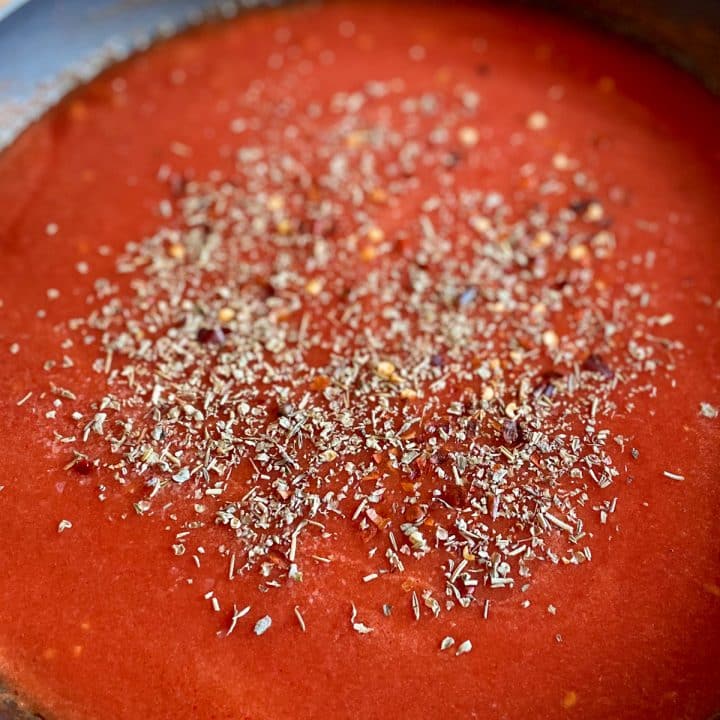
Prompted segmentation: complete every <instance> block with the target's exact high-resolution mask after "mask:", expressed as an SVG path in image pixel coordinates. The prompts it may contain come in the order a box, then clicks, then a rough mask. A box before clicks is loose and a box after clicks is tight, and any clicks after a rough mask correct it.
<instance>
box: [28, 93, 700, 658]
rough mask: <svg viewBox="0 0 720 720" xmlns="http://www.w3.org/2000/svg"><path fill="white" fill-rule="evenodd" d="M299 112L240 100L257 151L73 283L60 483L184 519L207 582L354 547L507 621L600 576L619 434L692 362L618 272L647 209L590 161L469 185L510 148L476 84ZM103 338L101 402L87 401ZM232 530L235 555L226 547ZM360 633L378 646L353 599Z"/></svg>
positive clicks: (179, 160) (267, 584) (58, 407)
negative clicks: (502, 609) (534, 585)
mask: <svg viewBox="0 0 720 720" xmlns="http://www.w3.org/2000/svg"><path fill="white" fill-rule="evenodd" d="M283 92H284V91H283V89H282V88H281V87H279V86H278V87H262V86H258V87H254V88H253V89H252V91H248V92H246V93H244V94H242V93H241V94H240V95H239V97H238V107H237V108H236V112H237V114H238V116H242V119H241V120H238V119H235V120H233V121H232V126H231V129H232V132H233V133H234V137H235V138H236V141H237V145H236V147H235V148H233V149H232V152H231V154H230V155H229V159H228V160H227V161H223V162H225V165H222V163H221V164H220V166H219V167H218V169H216V170H215V171H213V172H211V173H209V174H208V175H206V176H202V175H200V174H199V173H196V172H195V169H194V167H193V148H192V147H191V146H189V145H185V144H182V143H178V142H173V143H172V144H171V145H170V147H169V156H168V157H169V158H170V159H169V160H168V162H167V164H164V165H162V166H161V167H160V168H159V170H158V181H159V182H160V183H162V184H163V185H164V186H165V187H166V197H164V198H163V199H162V201H161V204H160V206H159V207H158V213H157V217H158V226H157V228H156V229H155V232H153V233H152V234H150V235H149V236H148V237H146V238H143V239H133V240H131V241H130V242H129V243H128V244H127V246H126V247H125V249H124V250H123V251H121V252H120V253H118V255H117V256H116V258H115V273H114V275H113V277H112V278H110V279H107V278H101V277H93V276H92V274H91V271H90V266H89V265H87V264H84V265H83V267H82V271H80V269H79V270H78V272H81V274H82V277H83V279H87V281H88V282H90V281H92V283H93V285H92V290H91V292H90V294H89V296H88V297H87V307H88V308H89V309H88V311H87V313H86V315H85V316H84V317H80V318H73V319H70V320H68V321H67V322H66V331H67V332H66V335H67V338H66V339H65V341H66V344H64V345H63V346H62V347H61V348H60V355H59V357H61V358H63V360H62V362H57V361H53V360H50V361H48V363H46V370H47V373H48V376H49V378H51V379H50V383H51V385H50V387H51V389H52V392H51V393H49V394H48V397H51V402H53V405H52V406H51V407H48V408H45V411H47V412H51V413H52V417H53V418H54V419H55V423H54V427H55V434H54V435H53V438H54V440H55V441H56V442H57V443H59V444H60V446H61V447H62V448H63V449H64V451H65V452H67V455H68V457H67V458H65V459H64V461H63V465H64V466H65V467H66V468H67V472H69V473H75V474H76V475H77V476H81V475H86V474H89V473H93V474H95V475H96V476H97V478H98V480H99V481H100V482H98V486H99V487H100V488H101V490H100V492H99V497H100V499H102V500H104V499H105V498H106V497H107V496H108V495H110V494H111V493H115V494H121V495H124V496H126V497H127V502H128V506H129V507H130V506H132V507H134V508H135V510H136V512H137V514H138V515H142V516H153V515H155V514H160V513H162V514H163V517H166V516H167V513H166V511H167V510H170V513H169V517H170V518H171V519H172V522H174V523H175V524H176V526H175V527H174V528H173V530H176V532H175V533H174V542H173V543H172V544H171V546H170V549H169V551H171V552H173V553H174V555H175V556H176V557H177V561H178V562H179V563H181V562H187V567H188V572H192V568H193V567H198V568H199V567H200V566H201V558H202V565H203V569H205V568H206V567H208V566H209V562H208V555H209V554H214V553H215V552H217V553H218V554H219V555H220V556H221V558H222V574H223V576H227V578H228V581H230V582H235V581H237V580H238V579H241V578H248V577H252V578H253V579H254V581H257V583H258V584H259V586H260V590H261V591H262V592H264V593H270V591H276V590H277V589H279V588H282V587H283V585H292V586H295V587H301V585H300V584H301V583H302V582H303V579H304V578H306V577H307V576H308V575H309V574H317V575H318V576H322V574H323V573H324V572H326V570H327V566H328V565H330V564H332V563H333V562H335V561H336V559H337V558H338V557H340V556H341V555H340V553H339V552H338V553H336V552H334V551H335V549H336V545H335V543H338V542H339V543H342V542H346V541H347V538H348V537H349V536H350V535H355V536H357V537H359V538H360V539H361V541H362V542H363V543H365V544H366V545H367V548H368V553H367V564H366V566H365V567H363V568H362V569H361V570H360V571H359V572H358V575H357V578H358V588H365V589H366V591H367V592H373V591H374V589H376V588H378V587H379V586H381V585H382V584H383V583H384V582H385V581H386V579H387V578H388V577H390V578H395V579H400V578H402V577H403V576H404V575H408V576H409V575H410V574H411V573H412V575H413V577H415V576H416V575H417V572H416V571H417V569H418V567H419V566H420V564H421V563H426V559H429V560H430V561H432V562H433V563H435V567H436V568H437V569H438V572H437V573H436V574H430V573H428V574H427V577H426V578H425V585H426V586H423V584H422V582H413V583H412V584H410V583H409V582H404V581H402V580H401V581H400V582H398V583H397V584H396V585H394V586H393V587H395V588H396V589H395V590H394V591H393V592H396V593H397V594H401V595H402V596H403V597H402V601H403V602H407V603H408V604H409V606H410V608H411V612H412V617H414V619H415V620H416V621H419V620H421V619H422V617H423V614H422V607H423V606H425V607H426V608H428V609H429V610H430V612H431V613H432V615H433V616H434V617H438V616H439V615H441V614H444V613H450V612H453V611H457V610H462V609H468V611H469V612H473V611H474V610H473V608H481V610H480V612H481V613H482V616H483V617H484V618H486V619H487V618H488V616H489V608H490V603H491V599H490V598H491V597H492V595H493V594H495V593H497V592H498V590H503V589H505V590H512V589H514V588H516V587H517V588H522V589H523V592H524V591H525V589H526V588H527V587H528V586H529V583H530V581H531V579H532V575H533V573H534V572H535V570H536V569H537V568H538V567H545V568H547V567H549V566H557V567H558V568H559V567H564V566H573V565H580V564H583V563H586V562H589V561H591V558H592V552H591V547H590V545H591V540H592V537H593V534H594V532H596V531H597V528H600V527H601V526H602V525H605V524H606V523H607V521H608V517H609V516H610V515H611V514H612V513H614V512H615V509H616V504H617V501H618V499H617V497H616V494H617V493H616V492H615V493H613V494H611V493H612V490H611V487H612V486H614V485H615V484H616V483H617V481H618V480H624V479H626V477H625V476H626V469H625V463H624V459H623V458H622V450H623V448H624V447H625V444H626V443H629V439H628V438H624V437H623V436H622V435H621V434H619V432H618V430H617V428H616V425H615V418H616V417H620V416H623V415H625V414H627V413H629V412H631V411H632V409H633V407H634V404H635V400H636V398H637V397H638V396H640V395H647V396H650V397H652V396H654V394H655V392H656V386H655V384H654V378H655V377H657V376H669V375H670V374H671V373H672V371H673V369H674V364H673V363H674V361H673V357H674V356H675V355H677V354H678V353H679V352H680V351H681V350H682V346H681V345H680V343H678V342H676V341H674V340H672V339H671V338H669V337H667V336H665V335H662V336H661V335H660V333H661V332H663V333H664V332H669V328H670V326H671V323H669V322H665V321H663V322H660V321H658V322H653V321H652V318H653V317H656V318H664V317H666V314H665V313H663V311H662V308H659V307H658V308H655V307H654V303H655V300H654V299H653V298H652V296H651V294H650V289H649V287H646V286H645V285H643V284H642V283H641V282H638V281H637V279H635V278H631V276H630V274H629V273H628V272H627V268H626V266H624V265H622V264H621V263H618V262H616V261H615V260H614V253H615V249H616V246H617V245H618V243H619V242H620V238H621V237H622V232H617V229H616V228H615V227H614V226H613V220H612V215H613V213H612V211H611V210H612V203H613V200H612V197H614V196H617V195H618V194H620V195H623V196H624V194H623V193H618V189H617V188H614V187H608V186H607V185H604V184H603V183H602V182H601V181H600V180H599V179H597V178H595V177H593V174H592V171H591V170H590V169H587V168H583V167H581V164H580V161H579V160H576V159H575V158H576V157H579V156H580V155H579V154H578V153H577V152H573V149H572V148H568V150H567V151H568V153H569V154H568V155H564V154H563V155H562V156H560V155H558V154H557V153H552V152H549V153H546V155H547V157H546V158H545V159H544V160H543V159H541V160H539V161H538V162H537V163H533V164H528V163H523V162H522V161H521V160H518V167H517V177H518V178H522V183H521V186H522V189H518V187H514V186H497V187H496V186H494V185H493V183H492V181H491V180H485V181H483V180H482V179H480V180H479V179H478V174H477V173H474V172H473V173H472V174H471V175H472V179H469V176H468V174H467V173H465V172H463V171H464V170H465V169H467V168H475V167H478V166H479V165H480V164H481V163H482V161H483V158H484V157H485V155H484V153H485V150H486V148H484V144H485V142H486V139H485V135H484V134H482V133H481V131H480V130H479V129H478V128H481V127H482V119H481V116H480V114H479V112H480V111H479V109H478V108H479V107H480V102H479V100H480V98H479V94H478V93H477V92H475V91H474V90H470V89H468V88H467V87H465V86H460V85H459V86H457V87H455V88H448V89H447V90H442V91H440V90H433V91H428V92H426V93H422V94H419V95H415V94H412V93H408V92H407V91H406V90H404V89H403V85H402V83H398V82H394V81H387V82H385V81H378V82H375V83H371V84H368V85H367V86H360V87H355V88H351V89H349V91H348V92H346V93H337V94H335V95H334V96H333V97H331V98H329V99H328V100H326V101H321V100H317V101H316V102H315V101H313V102H311V103H310V104H309V105H308V106H307V107H306V108H305V109H303V108H302V107H300V106H297V107H296V108H295V109H294V110H293V116H294V117H295V116H296V124H295V125H293V126H288V124H287V117H286V116H285V115H281V114H279V112H278V107H279V102H280V100H281V99H282V97H281V96H282V93H283ZM278 93H280V95H278ZM549 124H550V120H549V118H548V116H547V115H546V114H545V113H544V112H542V111H540V110H535V111H532V112H529V113H528V114H527V115H526V116H525V119H524V120H523V118H519V119H518V128H517V130H518V131H522V130H523V128H527V129H529V130H531V131H535V132H530V133H524V134H525V136H526V142H538V140H537V139H536V138H541V137H542V136H543V135H544V133H542V132H540V131H542V130H544V129H546V128H547V127H548V126H549ZM247 127H253V128H257V132H256V133H255V136H254V137H253V139H252V140H246V138H245V135H244V132H245V128H247ZM280 128H282V132H280V131H279V129H280ZM299 128H302V130H299ZM283 133H285V134H287V137H288V138H289V137H292V139H293V142H292V143H288V142H286V141H285V140H286V138H285V135H284V134H283ZM508 143H509V145H510V144H511V142H510V141H509V140H508ZM510 156H512V155H510ZM510 156H509V157H510ZM571 158H572V159H571ZM570 169H571V170H572V172H569V171H568V170H570ZM407 197H412V198H413V200H412V202H413V203H417V211H415V209H413V211H412V212H407V211H404V212H403V210H404V205H403V203H404V202H406V198H407ZM413 208H415V205H413ZM110 252H111V251H110V250H109V249H108V248H105V249H103V254H104V255H108V254H110ZM608 277H612V278H613V281H612V283H608V282H607V278H608ZM618 288H620V289H619V290H618ZM650 309H652V311H653V313H654V314H651V313H650ZM67 343H69V344H67ZM76 347H82V348H84V351H83V352H77V355H73V352H74V348H76ZM87 348H90V350H92V349H93V348H96V349H97V356H96V358H95V360H94V362H93V363H92V365H91V366H89V367H87V370H88V373H89V374H90V375H91V376H92V380H93V382H92V383H90V385H91V386H92V387H94V388H95V390H94V391H90V390H87V389H85V390H83V389H81V388H67V387H66V384H67V383H64V382H62V373H63V371H64V370H65V369H67V368H70V367H76V368H77V367H85V366H84V365H83V363H86V364H87V361H86V360H85V357H86V355H85V353H86V352H88V350H87ZM31 396H32V392H29V393H28V394H27V395H26V396H25V397H24V398H22V399H21V400H20V401H18V403H17V404H18V405H22V404H23V403H25V402H26V401H27V400H28V399H29V398H30V397H31ZM43 397H44V396H43ZM39 402H40V401H39ZM706 405H707V404H703V405H702V406H701V412H702V414H703V415H705V416H706V417H710V415H709V413H710V409H709V408H712V406H707V407H706ZM71 406H72V407H71ZM713 409H714V408H713ZM63 428H64V429H63ZM61 429H62V431H61ZM631 452H632V453H633V455H632V456H633V457H635V458H637V453H636V452H635V451H631ZM665 475H666V476H668V477H671V478H674V479H683V478H682V476H679V475H675V474H674V473H668V472H667V471H666V472H665ZM593 523H595V524H596V525H595V526H593V525H592V524H593ZM329 525H332V529H329V527H328V526H329ZM212 526H216V528H217V529H219V530H220V531H221V532H222V533H223V535H224V538H223V541H222V543H221V544H220V545H219V546H218V545H213V546H210V545H208V552H207V553H206V551H205V549H204V546H203V543H210V541H211V538H215V537H217V535H216V533H215V531H214V530H213V528H212ZM591 527H592V531H591V530H590V528H591ZM348 542H349V541H348ZM213 543H214V540H213ZM193 547H194V548H196V550H192V548H193ZM340 549H342V548H340ZM193 564H194V565H193ZM425 567H427V565H425ZM547 571H549V570H546V572H547ZM435 577H437V578H438V579H435ZM191 580H192V578H188V582H191ZM388 587H391V586H390V585H388ZM408 595H409V598H408ZM266 597H268V598H269V597H270V595H266ZM274 597H275V598H277V597H278V593H277V592H275V593H274ZM206 599H210V600H211V602H212V605H213V607H214V608H215V610H217V611H219V610H220V608H221V603H220V599H219V598H216V597H215V595H214V594H211V595H210V596H209V597H208V598H206ZM390 599H391V598H388V600H390ZM276 602H278V601H277V600H276ZM375 602H377V600H375ZM398 602H400V599H398ZM404 607H406V608H407V605H404ZM233 608H235V606H233ZM391 608H392V605H391V604H390V603H389V602H388V603H385V604H384V605H383V615H384V616H385V617H389V616H390V614H391ZM247 612H249V607H247V608H244V609H243V610H241V611H237V610H236V609H234V610H233V615H232V619H231V621H230V627H229V629H228V631H227V633H226V634H227V635H230V634H231V633H232V632H233V631H234V630H235V627H236V624H237V622H238V620H239V619H240V618H242V617H243V616H244V614H246V613H247ZM294 614H295V616H296V618H297V621H298V623H299V625H300V627H301V630H302V631H303V632H304V631H305V621H304V619H303V616H302V614H301V611H300V608H299V606H295V607H294ZM426 615H428V616H429V614H428V613H426ZM271 623H272V620H271V618H270V616H269V615H266V616H264V617H263V618H261V619H260V620H258V621H257V623H256V624H255V626H254V631H255V634H256V635H261V634H263V633H264V632H266V631H267V629H268V628H269V627H270V625H271ZM350 624H351V628H352V630H353V631H354V632H356V633H358V634H368V633H371V632H373V628H371V627H369V626H368V625H366V624H364V623H362V622H358V621H357V610H356V608H355V605H354V604H353V605H352V614H351V620H350ZM448 642H449V643H450V644H449V645H446V643H448ZM453 643H454V640H453V639H452V638H445V639H444V640H443V641H442V644H441V647H442V646H443V645H446V647H442V649H447V648H449V647H450V646H451V645H452V644H453ZM471 648H472V645H471V643H470V641H469V640H466V641H464V642H463V643H461V644H460V645H459V646H458V649H457V654H458V655H459V654H462V653H465V652H469V651H470V650H471Z"/></svg>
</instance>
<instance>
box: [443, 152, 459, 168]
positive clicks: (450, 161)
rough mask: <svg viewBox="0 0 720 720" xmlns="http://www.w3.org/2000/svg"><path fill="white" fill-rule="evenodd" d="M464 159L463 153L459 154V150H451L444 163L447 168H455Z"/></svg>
mask: <svg viewBox="0 0 720 720" xmlns="http://www.w3.org/2000/svg"><path fill="white" fill-rule="evenodd" d="M462 159H463V156H462V153H459V152H458V151H457V150H451V151H450V152H449V153H448V154H447V155H446V156H445V159H444V161H443V164H444V165H445V167H446V168H454V167H455V166H457V165H458V164H459V163H460V161H461V160H462Z"/></svg>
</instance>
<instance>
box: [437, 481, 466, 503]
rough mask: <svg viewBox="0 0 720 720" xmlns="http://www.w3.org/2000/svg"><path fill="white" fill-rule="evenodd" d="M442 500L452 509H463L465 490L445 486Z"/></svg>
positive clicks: (453, 486) (458, 487) (454, 486)
mask: <svg viewBox="0 0 720 720" xmlns="http://www.w3.org/2000/svg"><path fill="white" fill-rule="evenodd" d="M442 499H443V500H444V501H445V502H446V503H447V504H448V505H452V506H453V507H456V508H459V507H463V505H465V503H466V502H467V490H466V489H465V488H464V487H463V486H462V485H446V486H445V487H444V488H443V491H442Z"/></svg>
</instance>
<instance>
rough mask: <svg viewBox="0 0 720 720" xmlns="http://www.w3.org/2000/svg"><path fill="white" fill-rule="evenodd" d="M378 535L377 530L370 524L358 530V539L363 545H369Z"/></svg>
mask: <svg viewBox="0 0 720 720" xmlns="http://www.w3.org/2000/svg"><path fill="white" fill-rule="evenodd" d="M377 534H378V529H377V527H375V525H373V524H372V523H368V524H367V525H366V526H365V527H363V528H360V537H361V538H362V541H363V542H365V543H369V542H370V541H371V540H372V539H373V538H374V537H375V536H376V535H377Z"/></svg>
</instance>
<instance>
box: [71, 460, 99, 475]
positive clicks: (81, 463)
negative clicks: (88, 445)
mask: <svg viewBox="0 0 720 720" xmlns="http://www.w3.org/2000/svg"><path fill="white" fill-rule="evenodd" d="M72 469H73V471H74V472H76V473H77V474H78V475H89V474H90V473H91V472H92V471H93V469H94V467H93V464H92V463H91V462H90V461H89V460H86V459H85V458H80V459H79V460H76V461H75V463H74V465H73V466H72Z"/></svg>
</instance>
